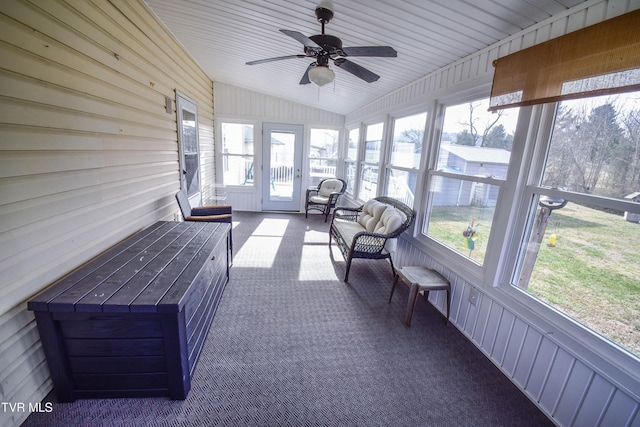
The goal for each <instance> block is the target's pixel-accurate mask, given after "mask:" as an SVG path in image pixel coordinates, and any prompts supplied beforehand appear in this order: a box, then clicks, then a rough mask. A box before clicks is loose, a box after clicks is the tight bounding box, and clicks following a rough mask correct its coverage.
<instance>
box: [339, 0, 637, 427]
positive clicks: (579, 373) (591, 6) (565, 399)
mask: <svg viewBox="0 0 640 427" xmlns="http://www.w3.org/2000/svg"><path fill="white" fill-rule="evenodd" d="M637 8H640V2H638V1H631V2H629V1H626V0H608V1H607V0H604V1H588V2H585V4H584V5H582V6H581V7H578V8H574V9H571V10H570V11H568V12H567V13H565V14H563V15H559V16H555V17H554V18H552V20H550V21H547V22H543V23H541V24H539V25H536V26H534V27H533V28H530V29H527V30H525V31H524V32H522V33H520V34H517V35H515V36H513V37H511V38H509V39H507V40H503V41H502V42H500V43H498V44H496V45H494V46H491V47H489V48H487V49H484V50H482V51H480V52H478V53H476V54H474V55H471V56H469V57H467V58H465V59H463V60H461V61H459V62H457V63H454V64H452V65H451V66H449V67H446V68H444V69H441V70H439V71H438V72H435V73H432V74H429V75H427V76H425V77H424V78H423V79H420V80H418V81H416V82H414V83H412V84H410V85H408V86H406V87H404V88H402V89H401V90H398V91H396V92H393V93H391V94H389V95H387V96H385V97H383V98H380V99H379V100H377V101H376V102H374V103H372V104H369V105H367V106H366V107H364V108H362V109H360V110H358V111H355V112H353V113H352V114H349V115H347V118H346V122H347V123H357V122H359V121H364V120H369V119H370V118H371V117H384V115H385V114H387V113H388V112H389V111H395V110H398V109H406V108H408V107H410V106H413V105H418V104H420V103H423V105H424V104H426V103H430V102H434V101H435V100H436V99H438V97H439V96H442V95H443V94H444V95H448V94H450V93H452V92H455V91H456V90H457V89H459V88H468V87H469V86H470V85H473V82H474V81H483V82H487V81H490V77H491V76H492V75H493V69H492V65H491V62H492V60H493V59H496V58H498V57H501V56H504V55H507V54H509V53H512V52H515V51H518V50H520V49H523V48H526V47H529V46H532V45H534V44H537V43H540V42H544V41H547V40H549V39H551V38H553V37H557V36H560V35H563V34H566V33H568V32H570V31H573V30H577V29H580V28H583V27H585V26H588V25H591V24H594V23H597V22H600V21H603V20H605V19H608V18H611V17H614V16H617V15H620V14H622V13H625V12H627V11H630V10H634V9H637ZM400 240H401V244H400V245H399V252H398V257H397V258H396V261H395V262H396V263H397V264H398V265H399V266H402V265H426V266H429V267H431V268H434V269H436V270H437V271H439V272H441V273H442V274H443V275H444V276H445V277H447V278H449V279H450V281H451V284H452V302H451V319H450V320H451V322H452V323H453V324H454V325H455V326H456V327H457V328H458V329H460V331H462V333H463V334H465V335H466V336H467V338H469V340H471V341H472V342H473V343H474V344H475V345H476V346H477V347H478V348H479V349H480V350H481V351H482V352H483V353H484V354H485V355H486V356H487V357H488V358H489V359H490V360H491V361H492V362H493V363H494V364H495V365H496V366H498V367H499V368H500V369H501V370H502V372H503V373H504V374H505V375H507V376H508V377H509V378H510V379H511V380H512V381H513V382H514V384H516V385H517V386H518V387H519V388H520V389H521V390H522V391H523V392H524V393H525V394H526V395H527V396H528V397H529V398H530V399H531V400H532V401H533V402H535V403H536V404H537V405H538V406H539V407H540V408H541V409H542V410H543V411H544V412H545V413H546V414H547V415H549V417H551V418H552V419H553V420H554V421H555V422H556V423H557V424H558V425H560V426H580V427H582V426H635V427H640V382H638V380H637V376H636V377H634V378H631V377H630V376H628V375H626V374H625V373H624V372H622V371H620V370H619V369H618V367H617V366H616V362H614V361H611V360H602V358H601V356H599V354H598V353H596V352H593V351H592V349H589V348H586V347H585V345H584V344H583V343H581V342H577V341H575V339H574V338H569V337H567V336H563V332H562V331H561V330H558V329H557V328H554V327H552V326H550V325H549V324H548V323H546V321H545V319H541V318H536V317H535V316H531V313H526V312H527V310H526V309H523V307H521V306H518V305H517V304H515V302H513V301H509V299H508V298H504V297H501V296H500V293H499V292H496V291H495V290H494V289H493V288H487V287H486V286H483V285H482V284H481V283H480V282H479V281H478V283H474V282H473V281H472V280H471V281H469V280H468V279H467V280H465V279H464V278H462V277H461V276H459V275H458V274H457V273H456V272H455V271H452V270H451V269H449V268H448V267H447V266H446V265H443V264H441V263H439V262H437V261H436V260H435V259H434V258H432V257H431V256H429V255H428V254H427V253H425V252H423V251H422V250H420V249H419V248H418V247H416V246H414V245H412V244H411V243H410V242H409V240H408V239H404V238H403V239H400ZM472 292H477V298H476V299H474V300H475V301H476V302H475V304H474V303H472V302H471V300H470V298H469V295H470V294H471V293H472ZM430 301H431V303H433V304H434V305H435V306H436V307H437V308H438V309H439V310H440V311H442V312H443V313H444V311H445V304H446V302H445V295H444V293H443V292H432V293H431V295H430ZM550 331H551V332H550ZM572 340H573V342H571V341H572Z"/></svg>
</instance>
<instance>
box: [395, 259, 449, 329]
mask: <svg viewBox="0 0 640 427" xmlns="http://www.w3.org/2000/svg"><path fill="white" fill-rule="evenodd" d="M398 279H402V281H403V282H405V283H407V284H408V285H409V286H410V288H409V301H407V308H406V311H405V314H404V324H405V326H411V319H412V318H413V309H414V308H415V306H416V299H417V297H418V293H420V292H423V293H424V296H425V298H428V297H429V291H447V318H446V319H445V322H446V323H447V324H448V323H449V307H450V306H451V285H450V283H449V281H448V280H447V279H445V278H444V277H443V276H442V275H441V274H439V273H438V272H436V271H434V270H432V269H430V268H427V267H402V268H399V269H398V270H397V274H396V277H395V279H394V281H393V286H392V287H391V295H389V302H391V298H392V297H393V292H394V291H395V289H396V285H397V284H398Z"/></svg>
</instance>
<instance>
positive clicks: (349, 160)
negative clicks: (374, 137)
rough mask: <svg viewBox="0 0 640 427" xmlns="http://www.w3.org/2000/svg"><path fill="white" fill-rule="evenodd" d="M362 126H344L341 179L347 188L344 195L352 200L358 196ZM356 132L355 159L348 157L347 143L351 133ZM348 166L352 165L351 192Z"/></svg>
mask: <svg viewBox="0 0 640 427" xmlns="http://www.w3.org/2000/svg"><path fill="white" fill-rule="evenodd" d="M362 128H363V126H362V124H360V123H358V124H356V125H352V126H346V127H345V129H346V132H345V138H344V150H343V151H342V153H343V156H342V176H343V177H344V178H343V179H344V180H345V182H346V183H347V188H346V190H345V194H347V195H349V196H350V197H351V198H352V199H353V200H356V195H357V194H358V177H359V176H360V175H359V171H360V148H361V147H362ZM354 131H357V132H358V136H357V139H356V144H357V145H356V155H355V158H351V157H349V141H350V138H351V132H354ZM349 165H353V169H354V176H353V188H352V191H350V190H349V182H350V181H349V179H348V176H347V173H348V171H349Z"/></svg>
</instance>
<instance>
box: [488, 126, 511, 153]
mask: <svg viewBox="0 0 640 427" xmlns="http://www.w3.org/2000/svg"><path fill="white" fill-rule="evenodd" d="M482 146H483V147H490V148H502V149H504V150H507V151H511V147H513V135H507V132H505V130H504V126H503V125H497V126H493V127H492V128H491V129H490V130H489V131H488V132H487V133H486V136H485V137H484V139H483V140H482Z"/></svg>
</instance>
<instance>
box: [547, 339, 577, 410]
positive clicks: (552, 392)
mask: <svg viewBox="0 0 640 427" xmlns="http://www.w3.org/2000/svg"><path fill="white" fill-rule="evenodd" d="M575 362H576V359H575V358H574V357H573V356H571V355H570V354H569V353H567V352H566V351H565V350H563V349H558V351H557V353H556V358H555V360H554V361H553V366H552V367H551V370H550V371H549V375H548V377H547V380H546V382H545V384H544V388H543V390H542V395H541V396H540V406H542V407H543V408H544V409H545V411H546V412H547V413H548V414H553V411H554V409H555V408H556V405H557V402H558V399H559V398H560V396H561V393H562V390H563V389H564V387H565V385H566V381H567V378H568V375H569V373H570V372H571V369H572V368H573V365H574V364H575Z"/></svg>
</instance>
